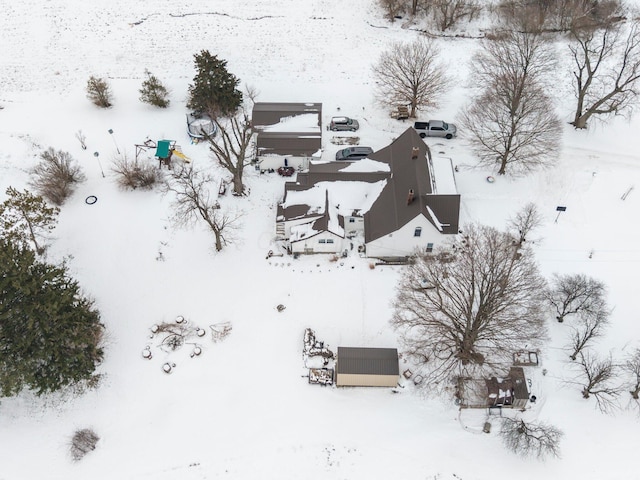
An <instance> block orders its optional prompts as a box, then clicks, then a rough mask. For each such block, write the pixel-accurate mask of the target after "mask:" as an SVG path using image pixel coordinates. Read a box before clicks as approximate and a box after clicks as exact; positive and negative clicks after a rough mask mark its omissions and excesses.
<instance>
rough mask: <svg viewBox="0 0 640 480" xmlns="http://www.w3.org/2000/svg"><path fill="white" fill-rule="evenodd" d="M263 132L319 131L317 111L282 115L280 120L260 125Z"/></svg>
mask: <svg viewBox="0 0 640 480" xmlns="http://www.w3.org/2000/svg"><path fill="white" fill-rule="evenodd" d="M262 130H263V131H265V132H297V133H304V132H315V133H317V132H320V125H319V124H318V114H317V113H303V114H300V115H290V116H287V117H282V118H281V119H280V122H278V123H275V124H273V125H267V126H264V127H262Z"/></svg>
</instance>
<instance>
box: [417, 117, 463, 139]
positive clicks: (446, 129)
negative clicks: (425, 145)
mask: <svg viewBox="0 0 640 480" xmlns="http://www.w3.org/2000/svg"><path fill="white" fill-rule="evenodd" d="M413 128H414V129H415V131H416V132H418V133H419V134H420V136H421V137H422V138H425V137H442V138H453V137H455V136H456V133H457V132H458V129H457V128H456V126H455V125H454V124H453V123H447V122H443V121H442V120H429V121H428V122H416V123H414V124H413Z"/></svg>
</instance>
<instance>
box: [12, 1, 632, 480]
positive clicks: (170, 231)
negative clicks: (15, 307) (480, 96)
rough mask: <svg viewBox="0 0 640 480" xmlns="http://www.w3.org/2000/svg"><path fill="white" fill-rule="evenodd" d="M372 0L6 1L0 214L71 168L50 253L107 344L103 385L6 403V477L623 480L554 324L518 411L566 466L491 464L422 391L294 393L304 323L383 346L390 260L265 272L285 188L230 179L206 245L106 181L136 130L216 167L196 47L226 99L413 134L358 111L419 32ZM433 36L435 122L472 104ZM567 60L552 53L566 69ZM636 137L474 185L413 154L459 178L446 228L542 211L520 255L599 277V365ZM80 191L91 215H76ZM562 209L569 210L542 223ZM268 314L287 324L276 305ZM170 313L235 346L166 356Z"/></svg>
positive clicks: (626, 238)
mask: <svg viewBox="0 0 640 480" xmlns="http://www.w3.org/2000/svg"><path fill="white" fill-rule="evenodd" d="M373 3H374V2H373V1H372V0H352V1H351V2H348V4H347V3H345V2H343V1H338V0H308V1H304V2H301V1H299V0H271V1H263V2H249V1H246V0H217V1H215V2H197V1H191V0H181V1H175V0H164V1H153V0H152V1H148V2H135V1H133V2H132V1H124V0H111V1H109V2H106V1H93V2H87V1H80V0H50V1H47V2H42V1H36V0H24V1H22V2H10V3H6V2H5V4H4V5H3V10H4V22H3V23H4V25H3V28H2V29H1V30H0V106H2V107H4V108H3V109H2V110H0V142H1V144H2V148H1V149H0V200H2V199H4V191H5V190H6V188H7V187H8V186H9V185H12V186H14V187H16V188H19V189H23V188H26V187H27V181H28V173H27V172H28V169H29V168H30V167H32V166H33V165H34V164H35V162H36V161H37V159H38V156H39V153H40V152H41V151H42V150H43V149H45V148H48V147H50V146H51V147H54V148H56V149H60V150H65V151H68V152H70V153H71V154H72V155H73V156H74V157H75V158H76V159H77V160H78V161H79V162H80V164H81V166H82V167H83V169H84V172H85V173H86V175H87V181H86V182H85V183H83V184H81V185H80V187H79V188H78V189H77V191H76V193H75V194H74V195H73V196H72V197H71V198H70V199H69V200H68V201H67V202H66V203H65V204H64V206H63V207H62V210H61V213H60V217H59V224H58V227H57V228H56V230H55V232H54V239H53V241H52V244H51V247H50V250H49V256H50V259H51V260H56V261H57V260H62V259H63V258H67V259H68V265H69V267H70V270H71V272H72V274H73V275H74V276H75V277H76V278H77V279H78V280H79V282H80V284H81V285H82V286H83V288H84V290H85V292H86V293H87V294H89V295H91V296H92V297H94V298H95V299H96V304H97V306H98V308H99V309H100V312H101V314H102V321H103V322H104V324H105V325H106V327H107V342H108V344H107V348H106V359H105V362H104V363H103V364H102V365H101V367H100V372H102V373H104V375H105V378H104V381H103V383H102V384H101V386H100V387H99V388H98V389H97V390H95V391H91V392H89V393H87V394H85V395H83V396H80V397H72V396H59V395H56V396H52V397H46V398H35V397H33V396H31V395H29V394H28V393H24V394H22V395H20V396H18V397H16V398H10V399H3V400H2V402H1V403H0V452H2V453H1V454H0V480H36V479H47V480H74V479H93V480H99V479H105V480H106V479H113V478H119V479H135V480H146V479H155V480H169V479H181V480H192V479H193V480H195V479H207V480H210V479H218V478H220V479H255V478H263V479H278V480H288V479H299V478H305V479H328V478H334V479H345V480H346V479H365V478H366V479H372V478H375V479H390V478H402V479H411V480H414V479H415V480H417V479H420V480H423V479H440V480H453V479H457V480H460V479H462V480H489V479H495V478H501V477H515V478H519V479H523V480H529V479H542V478H548V479H560V478H564V479H571V478H580V479H582V480H592V479H593V480H596V479H597V480H602V479H622V478H624V479H628V478H634V475H637V474H638V462H637V459H636V457H635V455H637V452H638V447H640V442H639V441H638V435H637V432H638V427H639V421H640V420H639V417H638V415H637V412H633V411H629V410H624V409H623V410H621V411H620V412H618V413H617V414H616V415H603V414H602V413H600V412H598V411H597V410H596V409H595V408H594V403H593V402H592V401H587V400H584V399H582V398H581V394H580V387H579V385H576V384H573V383H571V379H572V378H574V377H575V373H574V372H572V370H571V368H570V366H569V365H568V364H567V362H566V361H565V360H566V358H567V353H566V352H565V351H563V350H562V346H563V345H564V344H565V342H566V335H567V330H566V329H563V328H561V327H562V326H563V325H559V324H557V323H556V322H555V321H553V322H550V333H551V342H550V344H549V348H548V349H547V350H546V351H544V352H543V354H542V356H541V360H542V365H541V367H540V368H545V369H546V370H547V372H548V373H547V374H546V376H544V377H543V376H541V375H539V374H538V373H536V374H534V377H535V378H536V379H537V382H536V383H535V386H534V388H535V392H532V393H535V394H536V395H537V397H538V399H539V401H538V402H537V403H536V404H535V405H533V407H532V408H531V410H530V411H528V412H527V413H526V416H527V418H529V419H539V420H541V421H545V422H548V423H551V424H553V425H555V426H557V427H558V428H560V429H562V430H563V431H564V433H565V436H564V438H563V441H562V444H561V454H562V457H561V458H560V459H550V460H547V461H546V462H539V461H537V460H533V459H529V460H526V459H521V458H519V457H516V456H514V455H513V454H511V453H510V452H508V451H506V450H505V449H504V448H503V446H502V444H501V441H500V438H499V437H498V436H497V434H496V431H497V422H495V425H494V431H493V432H492V433H491V434H489V435H487V434H484V433H482V431H481V429H482V425H483V423H484V421H485V416H484V415H485V414H484V412H470V411H464V412H462V413H461V414H460V413H459V411H458V409H457V407H456V406H455V405H454V403H453V402H452V401H450V400H449V399H439V398H433V397H429V396H427V395H426V392H424V391H419V390H418V389H416V387H415V386H414V385H413V384H412V383H410V382H406V384H405V385H404V388H400V389H398V393H392V392H391V391H390V390H389V389H356V388H344V389H337V388H335V387H328V388H323V387H320V386H315V385H309V384H308V383H307V379H306V378H304V377H303V375H305V373H306V370H305V369H304V368H303V367H304V365H303V361H302V356H301V352H302V338H303V333H304V329H305V328H306V327H311V328H313V329H314V330H315V331H316V334H317V336H318V338H319V339H322V340H324V341H325V342H326V343H328V344H329V346H330V348H336V347H337V346H339V345H340V346H372V347H395V346H399V345H398V343H397V339H396V336H395V334H394V332H393V330H391V328H390V327H389V324H388V320H389V318H390V315H391V308H390V301H391V300H392V298H393V296H394V288H395V283H396V280H397V278H398V274H399V270H398V268H399V267H377V268H375V269H371V268H369V261H367V260H366V259H362V258H359V257H358V256H357V254H355V253H353V254H351V255H349V256H348V257H347V258H345V259H341V260H340V261H338V262H330V261H329V258H328V257H326V256H313V257H305V258H299V259H296V260H294V259H293V258H291V257H272V258H269V259H266V254H267V252H268V251H269V250H271V249H273V248H274V247H273V237H274V220H275V205H276V203H277V202H278V201H279V200H280V199H281V196H282V193H283V184H284V181H285V180H284V179H283V178H280V177H278V176H276V175H268V174H267V175H258V174H257V173H256V172H255V171H253V170H251V169H248V170H247V183H248V185H249V187H250V189H251V194H250V195H249V196H248V197H246V198H235V197H225V198H223V199H221V202H223V203H224V206H225V207H227V208H232V209H235V210H237V211H238V212H242V215H243V216H242V222H241V226H240V228H239V229H238V231H237V232H236V234H235V240H234V242H233V244H232V245H230V246H228V247H227V248H225V249H224V250H223V251H222V252H219V253H216V252H215V250H214V248H213V239H212V236H211V235H210V234H208V233H207V232H206V231H205V230H204V229H203V228H201V227H196V228H194V229H192V230H177V229H175V228H174V227H173V226H172V225H171V223H170V222H169V220H168V218H169V215H170V209H169V205H170V198H168V197H163V196H162V195H161V194H160V193H159V192H157V191H151V192H143V191H135V192H125V191H122V190H119V189H118V188H117V186H116V184H115V180H114V177H113V174H112V173H111V171H110V164H111V161H112V160H113V159H114V158H115V157H116V155H117V152H118V151H120V152H121V153H124V152H126V154H127V155H128V156H129V157H130V158H132V157H133V156H134V153H135V151H134V144H139V143H142V142H144V140H145V139H147V138H150V139H152V140H159V139H164V138H167V139H174V140H176V141H177V142H178V144H179V145H181V146H182V150H183V152H184V153H185V154H186V155H187V156H189V157H190V158H191V159H192V160H193V163H194V164H195V165H197V166H201V167H205V166H209V165H210V166H211V171H212V172H214V174H215V175H218V176H220V175H222V172H221V171H219V170H218V169H217V167H216V166H215V165H214V164H213V162H212V161H211V159H210V156H209V154H208V151H207V148H206V146H205V145H202V144H201V145H192V144H190V142H189V139H188V137H187V134H186V129H185V127H186V124H185V113H187V109H186V107H185V99H186V93H187V85H188V84H189V82H190V81H191V80H192V78H193V75H194V69H193V54H194V53H198V52H199V51H200V50H202V49H208V50H209V51H210V52H211V53H212V54H217V55H218V56H219V57H221V58H223V59H226V60H228V68H229V70H230V71H231V72H232V73H234V74H235V75H236V76H237V77H238V78H240V79H241V81H242V83H243V85H251V86H252V87H255V88H256V89H257V90H258V91H259V92H260V95H259V97H258V100H259V101H288V102H305V101H308V102H322V103H323V108H324V111H323V116H324V119H323V120H324V122H325V123H326V122H327V121H328V119H329V118H330V117H331V116H332V115H335V114H337V113H338V112H340V114H342V115H350V116H353V117H355V118H357V119H358V120H359V121H360V124H361V130H360V131H359V136H360V137H361V144H362V145H370V146H371V147H373V148H374V149H379V148H381V147H384V146H386V145H387V144H388V143H389V142H390V141H391V140H392V139H393V138H395V137H396V136H397V135H399V134H400V133H401V132H402V131H403V130H404V129H405V128H407V126H408V123H407V124H405V123H402V122H398V121H396V120H392V119H390V118H389V115H388V112H387V111H386V110H384V109H381V108H380V107H378V106H377V105H376V104H375V102H374V98H373V89H372V87H373V85H372V79H371V70H370V66H371V64H372V63H373V62H374V61H375V60H376V59H377V57H378V55H379V53H380V52H381V51H382V50H384V49H385V48H386V46H387V45H388V44H389V43H390V42H392V41H397V40H412V39H414V38H416V37H417V35H418V33H417V32H416V31H415V30H414V29H412V28H402V27H403V23H402V21H399V22H396V23H394V24H388V23H387V22H386V21H385V20H384V19H383V18H382V14H381V12H379V11H378V10H377V9H376V8H375V7H373V6H372V4H373ZM441 43H442V47H443V52H444V53H445V56H444V58H445V59H446V61H447V62H448V63H449V65H450V67H449V68H450V71H451V73H452V74H454V75H455V76H456V78H457V80H458V81H457V83H456V87H455V88H454V89H453V90H452V91H451V92H450V94H449V95H448V96H447V98H446V101H445V102H444V104H443V105H442V109H441V110H439V111H435V112H428V113H427V114H426V115H425V116H428V117H431V118H442V119H444V120H448V121H455V120H456V114H457V112H458V111H459V109H460V107H461V106H462V105H463V104H464V103H465V102H466V100H467V99H468V98H469V95H468V90H467V86H468V85H469V84H470V83H469V80H468V79H467V78H466V69H467V66H468V60H469V58H470V55H471V54H472V53H473V51H474V50H475V49H476V48H477V47H478V41H477V40H474V39H462V38H451V39H444V40H441ZM565 48H566V47H564V46H562V45H558V49H559V52H561V53H566V52H565V50H563V49H565ZM568 68H569V67H568V65H566V64H561V65H560V68H559V69H558V71H559V76H558V79H557V82H556V84H555V85H557V89H556V90H554V91H553V92H552V93H553V94H554V95H555V96H556V97H557V99H558V111H559V112H560V113H561V115H562V118H563V120H565V121H568V120H569V119H570V116H571V111H572V110H571V108H572V102H571V97H570V88H569V83H568V78H567V76H566V74H567V73H568ZM145 69H149V70H150V71H151V72H152V73H153V74H155V75H156V76H158V77H159V78H160V79H161V80H162V81H163V82H164V83H165V84H166V85H167V86H169V87H170V88H171V90H172V95H171V102H172V103H171V106H170V108H168V109H166V110H163V111H161V110H158V109H155V108H153V107H150V106H147V105H144V104H142V103H140V102H139V101H138V89H139V87H140V84H141V82H142V80H143V78H144V70H145ZM90 75H95V76H102V77H106V78H108V79H109V81H110V84H111V86H112V89H113V93H114V102H113V103H114V106H113V107H112V108H111V109H109V110H99V109H97V108H95V107H94V106H93V105H92V104H91V103H90V102H89V101H88V100H87V99H86V98H85V91H84V89H85V85H86V81H87V79H88V77H89V76H90ZM425 119H426V118H425ZM565 124H566V122H565ZM639 127H640V117H634V118H632V119H631V121H627V120H624V119H616V120H615V121H613V122H611V123H609V124H607V125H606V126H605V125H599V124H597V123H594V124H593V126H592V128H591V129H590V130H588V131H573V130H572V129H571V128H570V127H569V126H568V125H567V127H566V129H565V131H564V133H563V144H564V149H563V151H562V154H561V156H560V158H559V159H558V163H557V166H555V167H553V168H551V169H548V170H545V171H542V172H538V173H537V174H534V175H531V176H529V177H526V178H520V179H513V178H497V179H496V181H495V183H492V184H490V183H488V182H486V177H487V175H490V174H492V173H493V172H490V171H482V170H471V169H468V168H466V167H465V166H466V165H471V164H473V158H472V157H471V156H470V154H469V151H468V149H467V147H466V146H465V145H464V143H463V142H462V141H461V140H453V141H439V140H429V144H430V146H431V148H432V149H433V150H434V151H435V152H438V153H439V154H441V155H443V156H448V157H450V158H452V159H453V161H454V164H456V165H459V166H460V172H459V173H458V174H457V178H456V181H457V185H458V189H459V191H460V193H461V195H462V212H461V217H462V222H481V223H486V224H491V225H494V226H497V227H502V226H503V225H504V222H505V219H506V218H508V217H509V216H510V215H513V214H514V213H515V212H516V211H517V210H518V209H519V208H520V207H521V206H522V205H523V204H525V203H526V202H530V201H533V202H535V203H536V204H537V206H538V207H539V209H540V211H541V212H543V214H544V216H545V224H544V225H543V227H542V228H541V229H540V230H539V231H538V232H537V234H538V237H539V240H538V241H536V247H535V250H536V254H537V258H538V260H539V262H540V265H541V269H542V271H543V273H544V274H545V275H546V276H550V275H551V274H552V273H554V272H560V273H585V274H587V275H592V276H594V277H596V278H598V279H601V280H602V281H604V282H605V283H606V284H607V286H608V288H609V301H610V304H611V306H612V307H613V308H614V310H613V314H612V316H611V327H610V329H609V330H608V332H607V334H606V336H605V337H604V338H602V339H601V340H600V341H599V343H598V344H597V350H598V351H599V352H601V353H603V354H606V353H608V352H612V353H613V354H614V355H615V356H617V357H620V356H622V355H624V354H625V353H626V352H628V351H629V350H630V349H632V348H635V347H637V346H638V341H639V339H640V322H639V321H638V320H639V318H638V309H637V306H636V304H635V300H637V297H638V292H639V290H638V282H637V269H638V267H639V266H640V247H638V245H640V227H639V226H638V219H639V218H640V153H638V147H639V146H640V141H639V137H638V134H637V132H638V128H639ZM109 129H112V130H113V134H111V135H110V134H109V132H108V130H109ZM78 130H82V132H83V133H84V134H85V135H86V137H87V145H88V149H87V150H86V151H85V150H82V149H81V148H80V144H79V142H78V141H77V139H76V138H75V134H76V132H77V131H78ZM324 134H325V138H324V140H323V143H324V151H323V159H327V160H329V159H331V158H333V157H334V155H335V152H336V150H337V149H338V148H339V147H338V146H336V145H333V144H332V143H330V142H329V140H328V139H329V137H328V135H327V134H326V132H325V133H324ZM94 152H98V154H99V156H98V157H95V156H94ZM149 161H153V160H149ZM633 186H635V189H634V190H631V192H630V193H629V194H628V195H627V196H626V199H625V200H622V198H621V197H622V196H623V194H625V192H627V191H629V189H630V188H631V187H633ZM89 195H95V196H96V197H97V198H98V201H97V203H95V204H94V205H87V204H86V203H85V198H86V197H87V196H89ZM556 206H566V207H567V210H566V212H564V213H562V214H561V215H560V216H559V218H558V217H557V213H556ZM556 219H557V222H556ZM279 304H282V305H284V306H285V307H286V309H285V310H283V311H281V312H279V311H278V310H277V309H276V306H277V305H279ZM177 315H183V316H184V317H185V318H186V319H187V320H188V321H189V322H191V323H192V324H195V325H198V326H201V327H202V328H204V329H207V330H208V329H209V325H212V324H216V323H220V322H230V323H231V325H232V327H233V330H232V332H231V334H230V335H229V336H228V337H227V338H226V339H225V340H223V341H221V342H218V343H213V342H211V341H210V340H209V338H210V337H207V340H206V341H203V342H202V348H203V353H202V354H201V355H200V356H198V357H194V358H191V357H190V355H189V353H190V350H189V349H187V348H184V349H183V350H180V351H178V352H176V353H173V354H171V355H168V354H166V356H165V354H163V353H162V351H160V350H159V349H156V348H155V344H154V343H153V340H152V339H150V338H149V336H150V327H151V326H152V325H153V324H157V323H160V322H163V321H172V320H173V319H174V318H175V317H176V316H177ZM147 345H151V348H153V349H154V350H153V354H154V355H153V358H152V359H151V360H148V361H147V360H144V359H142V355H141V352H142V350H143V349H144V348H145V347H146V346H147ZM165 362H170V363H175V364H176V366H175V368H174V369H173V372H172V373H171V374H170V375H167V374H165V373H163V371H162V365H163V363H165ZM404 367H405V365H404V364H402V363H401V370H402V369H404ZM407 367H410V366H409V365H407ZM623 399H624V401H623V403H624V402H626V397H624V396H623ZM87 427H88V428H92V429H94V430H95V432H96V433H98V435H99V436H100V441H99V442H98V445H97V448H96V450H95V451H94V452H92V453H90V454H88V455H87V456H86V457H85V458H84V459H82V460H81V461H80V462H76V463H74V462H73V461H72V460H71V458H70V455H69V448H68V446H69V440H70V438H71V435H72V434H73V432H74V431H75V430H77V429H80V428H87Z"/></svg>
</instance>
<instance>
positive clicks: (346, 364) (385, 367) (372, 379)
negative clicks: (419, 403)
mask: <svg viewBox="0 0 640 480" xmlns="http://www.w3.org/2000/svg"><path fill="white" fill-rule="evenodd" d="M399 376H400V367H399V365H398V350H397V349H396V348H361V347H338V357H337V360H336V385H337V386H338V387H395V386H397V385H398V379H399Z"/></svg>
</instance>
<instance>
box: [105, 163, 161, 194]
mask: <svg viewBox="0 0 640 480" xmlns="http://www.w3.org/2000/svg"><path fill="white" fill-rule="evenodd" d="M111 170H112V171H113V172H114V173H115V174H116V181H117V182H118V185H119V186H120V187H121V188H125V189H131V190H135V189H136V188H142V189H146V190H149V189H151V188H153V186H154V185H155V184H156V183H159V181H160V180H161V179H162V172H161V170H159V169H158V168H156V167H155V166H154V165H152V164H151V163H150V162H146V163H145V162H142V163H140V162H138V161H137V160H133V161H131V160H129V159H128V158H127V157H126V155H125V156H123V157H121V158H116V159H115V160H114V161H113V165H112V166H111Z"/></svg>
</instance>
